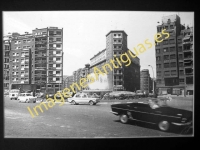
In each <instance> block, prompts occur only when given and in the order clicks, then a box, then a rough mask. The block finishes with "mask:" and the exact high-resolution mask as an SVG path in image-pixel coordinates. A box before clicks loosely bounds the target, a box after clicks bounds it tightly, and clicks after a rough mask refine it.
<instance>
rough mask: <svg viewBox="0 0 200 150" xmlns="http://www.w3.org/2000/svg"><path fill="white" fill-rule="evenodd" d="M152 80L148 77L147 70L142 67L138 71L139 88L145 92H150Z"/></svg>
mask: <svg viewBox="0 0 200 150" xmlns="http://www.w3.org/2000/svg"><path fill="white" fill-rule="evenodd" d="M152 86H153V80H152V79H151V77H150V74H149V70H148V69H143V70H142V71H141V72H140V90H143V91H145V92H146V93H147V94H148V93H152Z"/></svg>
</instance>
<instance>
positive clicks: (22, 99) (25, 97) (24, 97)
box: [18, 93, 37, 103]
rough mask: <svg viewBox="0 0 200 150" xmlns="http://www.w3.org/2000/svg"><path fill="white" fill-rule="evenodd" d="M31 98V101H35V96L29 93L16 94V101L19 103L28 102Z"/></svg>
mask: <svg viewBox="0 0 200 150" xmlns="http://www.w3.org/2000/svg"><path fill="white" fill-rule="evenodd" d="M32 99H33V103H35V102H36V99H37V97H34V96H33V95H32V94H31V93H21V94H19V96H18V101H19V103H21V102H24V103H29V102H31V100H32Z"/></svg>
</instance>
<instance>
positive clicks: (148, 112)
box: [132, 103, 156, 122]
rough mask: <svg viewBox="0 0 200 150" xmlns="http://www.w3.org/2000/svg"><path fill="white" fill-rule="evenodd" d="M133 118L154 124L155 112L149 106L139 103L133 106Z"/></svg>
mask: <svg viewBox="0 0 200 150" xmlns="http://www.w3.org/2000/svg"><path fill="white" fill-rule="evenodd" d="M132 117H133V118H134V119H136V120H140V121H144V122H154V117H156V116H155V115H154V110H153V109H152V108H151V107H150V106H149V105H148V104H142V103H137V104H135V105H133V106H132Z"/></svg>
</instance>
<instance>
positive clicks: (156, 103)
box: [148, 98, 167, 109]
mask: <svg viewBox="0 0 200 150" xmlns="http://www.w3.org/2000/svg"><path fill="white" fill-rule="evenodd" d="M166 100H167V99H159V98H154V99H149V100H148V104H149V106H150V107H151V108H152V109H156V108H160V107H163V106H167V103H166Z"/></svg>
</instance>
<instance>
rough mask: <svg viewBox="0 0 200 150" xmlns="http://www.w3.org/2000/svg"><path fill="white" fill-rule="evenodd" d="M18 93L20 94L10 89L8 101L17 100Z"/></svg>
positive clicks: (18, 91)
mask: <svg viewBox="0 0 200 150" xmlns="http://www.w3.org/2000/svg"><path fill="white" fill-rule="evenodd" d="M19 93H20V90H19V89H12V90H10V93H9V98H10V100H13V99H14V100H17V98H18V95H19Z"/></svg>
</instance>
